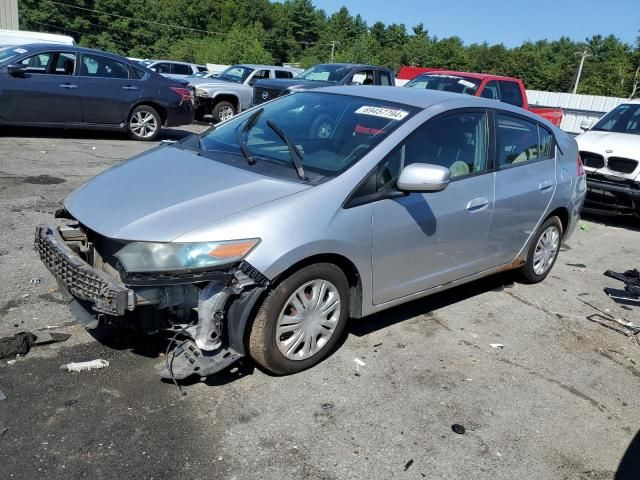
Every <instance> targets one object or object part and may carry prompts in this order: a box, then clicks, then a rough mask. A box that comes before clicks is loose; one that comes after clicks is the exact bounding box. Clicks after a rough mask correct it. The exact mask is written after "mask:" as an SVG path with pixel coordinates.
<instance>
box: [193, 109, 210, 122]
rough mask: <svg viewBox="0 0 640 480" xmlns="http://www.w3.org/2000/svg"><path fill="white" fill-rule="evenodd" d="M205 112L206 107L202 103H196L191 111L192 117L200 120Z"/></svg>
mask: <svg viewBox="0 0 640 480" xmlns="http://www.w3.org/2000/svg"><path fill="white" fill-rule="evenodd" d="M206 114H207V108H206V107H205V106H204V105H198V106H197V107H196V109H195V111H194V112H193V119H194V120H196V121H198V122H200V121H202V119H203V118H204V116H205V115H206Z"/></svg>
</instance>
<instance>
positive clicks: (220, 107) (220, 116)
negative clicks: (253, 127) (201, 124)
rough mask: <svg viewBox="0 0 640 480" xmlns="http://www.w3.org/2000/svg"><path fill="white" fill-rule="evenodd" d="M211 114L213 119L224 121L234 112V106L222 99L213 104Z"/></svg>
mask: <svg viewBox="0 0 640 480" xmlns="http://www.w3.org/2000/svg"><path fill="white" fill-rule="evenodd" d="M212 114H213V120H214V121H216V122H224V121H225V120H229V119H230V118H231V117H233V116H234V115H235V114H236V106H235V105H234V104H233V103H231V102H227V101H226V100H222V101H220V102H218V103H216V104H215V105H214V106H213V112H212Z"/></svg>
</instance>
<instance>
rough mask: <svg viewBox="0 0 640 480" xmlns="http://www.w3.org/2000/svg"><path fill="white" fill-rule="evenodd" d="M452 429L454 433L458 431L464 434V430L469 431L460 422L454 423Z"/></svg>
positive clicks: (459, 433)
mask: <svg viewBox="0 0 640 480" xmlns="http://www.w3.org/2000/svg"><path fill="white" fill-rule="evenodd" d="M451 430H453V433H457V434H458V435H464V432H466V431H467V429H466V428H464V426H463V425H460V424H459V423H454V424H453V425H451Z"/></svg>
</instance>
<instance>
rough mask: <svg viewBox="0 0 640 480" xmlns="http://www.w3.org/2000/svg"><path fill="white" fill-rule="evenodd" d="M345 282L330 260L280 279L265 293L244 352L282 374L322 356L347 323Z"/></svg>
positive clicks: (316, 361)
mask: <svg viewBox="0 0 640 480" xmlns="http://www.w3.org/2000/svg"><path fill="white" fill-rule="evenodd" d="M348 309H349V283H348V281H347V278H346V277H345V275H344V273H343V272H342V270H340V268H338V267H337V266H335V265H333V264H330V263H318V264H314V265H310V266H308V267H305V268H303V269H301V270H298V271H297V272H296V273H294V274H292V275H291V276H290V277H288V278H286V279H284V280H283V281H282V282H280V284H279V285H278V286H277V287H276V288H275V289H273V290H272V291H271V293H270V294H269V295H268V296H267V298H265V300H264V302H263V303H262V306H261V307H260V309H259V310H258V313H257V315H256V318H255V320H254V322H253V326H252V328H251V333H250V336H249V353H250V355H251V357H252V358H253V359H254V361H255V362H256V363H257V364H258V365H260V366H261V367H262V368H264V369H265V370H267V371H269V372H271V373H274V374H277V375H286V374H290V373H296V372H300V371H302V370H305V369H307V368H309V367H312V366H313V365H315V364H317V363H319V362H320V361H321V360H322V359H324V358H325V357H327V355H329V354H330V353H331V351H332V350H333V348H334V347H335V345H336V343H337V342H338V341H339V340H340V337H341V336H342V332H343V331H344V327H345V325H346V323H347V317H348V314H349V312H348Z"/></svg>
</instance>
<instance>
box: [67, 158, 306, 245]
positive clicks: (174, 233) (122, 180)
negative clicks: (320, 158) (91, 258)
mask: <svg viewBox="0 0 640 480" xmlns="http://www.w3.org/2000/svg"><path fill="white" fill-rule="evenodd" d="M307 188H310V187H309V186H308V185H303V184H298V183H295V182H291V181H284V180H278V179H274V178H271V177H267V176H264V175H260V174H257V173H254V172H251V171H247V170H243V169H241V168H237V167H233V166H230V165H226V164H224V163H221V162H218V161H216V160H212V159H210V158H206V157H202V156H200V155H198V154H196V153H195V152H192V151H189V150H183V149H182V148H180V147H171V146H162V147H159V148H156V149H153V150H151V151H149V152H146V153H144V154H142V155H139V156H137V157H134V158H132V159H130V160H128V161H125V162H123V163H121V164H119V165H117V166H115V167H113V168H111V169H109V170H107V171H105V172H104V173H102V174H100V175H98V176H97V177H95V178H93V179H92V180H90V181H89V182H87V183H85V184H84V185H82V186H81V187H80V188H78V189H77V190H75V191H74V192H73V193H71V195H69V196H68V197H67V198H66V199H65V202H64V206H65V208H66V209H67V211H68V212H69V213H71V215H73V216H74V217H75V218H76V219H77V220H78V221H80V222H81V223H82V224H84V225H85V226H87V227H88V228H90V229H91V230H93V231H95V232H98V233H99V234H101V235H104V236H106V237H109V238H114V239H121V240H137V241H155V242H169V241H171V240H174V239H175V238H177V237H178V236H180V235H183V234H185V233H187V232H190V231H191V230H193V229H195V228H197V227H200V226H203V225H206V224H208V223H211V222H214V221H216V220H219V219H221V218H223V217H226V216H229V215H232V214H234V213H238V212H241V211H243V210H247V209H249V208H251V207H254V206H257V205H261V204H264V203H266V202H270V201H272V200H276V199H278V198H282V197H284V196H287V195H291V194H294V193H297V192H299V191H302V190H305V189H307Z"/></svg>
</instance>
